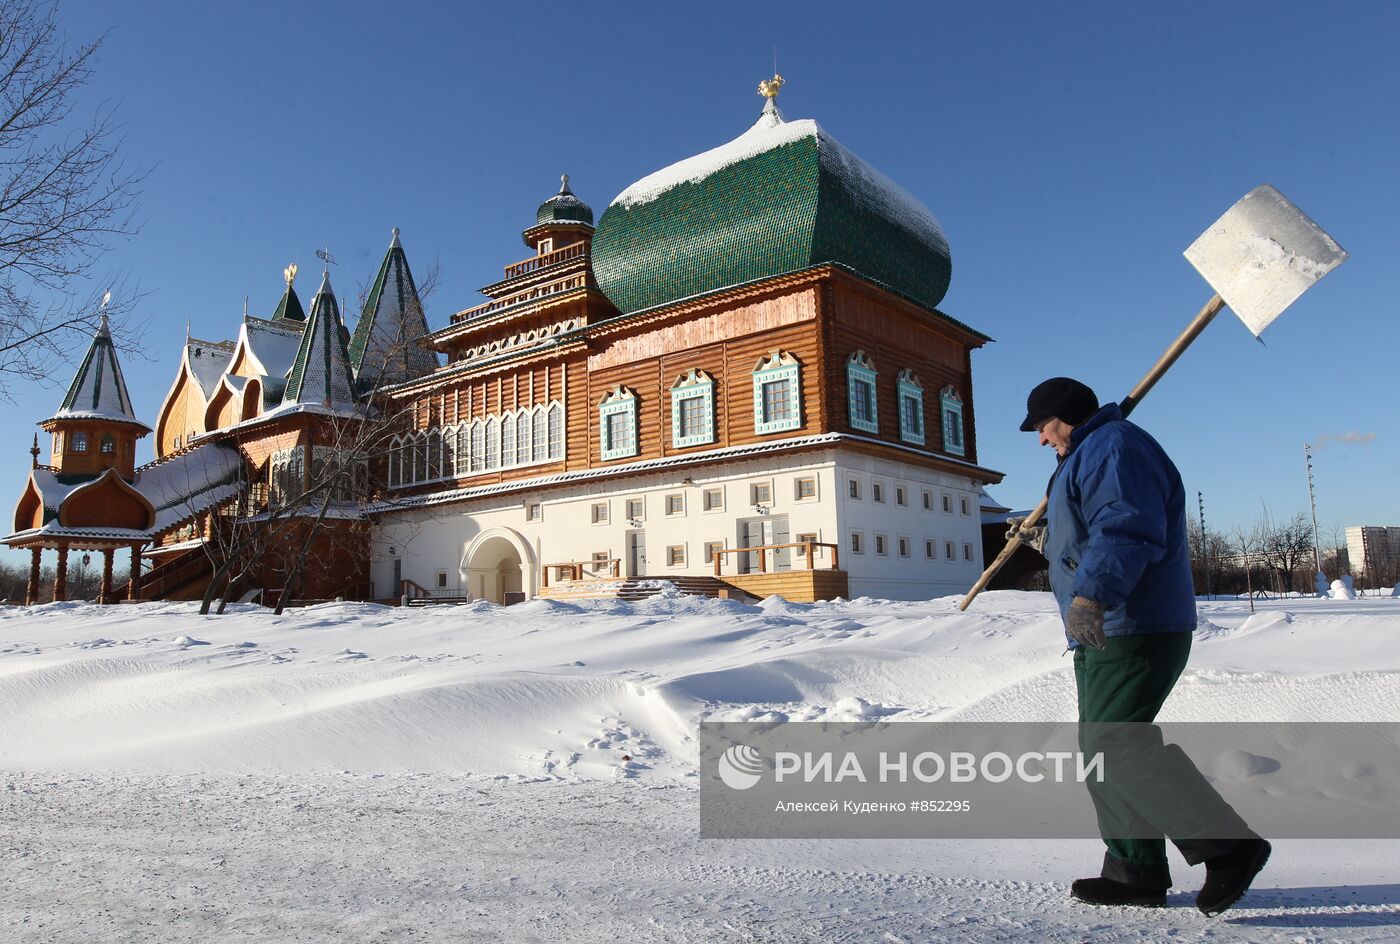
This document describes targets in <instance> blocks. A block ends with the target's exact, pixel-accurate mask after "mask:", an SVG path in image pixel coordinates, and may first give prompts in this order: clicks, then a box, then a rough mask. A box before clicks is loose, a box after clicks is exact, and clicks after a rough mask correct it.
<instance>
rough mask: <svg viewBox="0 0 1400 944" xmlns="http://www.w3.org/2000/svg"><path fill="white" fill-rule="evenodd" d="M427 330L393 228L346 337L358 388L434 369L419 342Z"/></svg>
mask: <svg viewBox="0 0 1400 944" xmlns="http://www.w3.org/2000/svg"><path fill="white" fill-rule="evenodd" d="M428 334H429V332H428V319H427V318H426V317H425V316H424V314H423V303H422V301H421V300H420V299H419V297H418V286H417V285H416V284H415V283H414V281H413V272H412V271H411V270H410V269H409V267H408V257H407V256H406V255H404V251H403V244H402V243H401V242H399V230H398V227H394V233H393V238H392V239H391V240H390V242H389V249H388V251H387V252H385V253H384V261H383V262H381V263H380V264H379V273H378V275H376V276H375V278H374V285H372V286H371V287H370V291H369V295H368V296H367V297H366V298H365V306H364V309H363V310H362V311H361V312H360V320H359V322H358V323H357V324H356V325H355V334H354V335H353V336H352V337H351V339H350V366H351V368H352V369H353V370H354V371H355V377H356V380H357V382H358V384H359V389H360V391H361V392H362V393H368V392H370V391H373V390H377V389H378V388H379V387H380V386H382V385H384V384H396V383H403V382H404V381H406V380H416V379H418V378H419V377H424V376H426V375H428V374H430V373H432V372H433V371H434V370H436V369H437V366H438V362H437V356H436V355H435V354H433V352H432V351H430V350H429V349H428V348H427V347H425V346H424V342H425V340H426V339H427V337H428Z"/></svg>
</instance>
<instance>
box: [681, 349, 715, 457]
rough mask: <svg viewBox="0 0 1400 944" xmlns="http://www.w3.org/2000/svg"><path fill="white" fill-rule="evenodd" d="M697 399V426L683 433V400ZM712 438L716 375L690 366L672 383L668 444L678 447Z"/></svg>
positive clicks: (702, 443) (693, 444) (699, 443)
mask: <svg viewBox="0 0 1400 944" xmlns="http://www.w3.org/2000/svg"><path fill="white" fill-rule="evenodd" d="M697 399H698V400H700V401H702V403H701V408H700V410H701V415H702V418H703V422H702V423H701V427H700V430H699V431H698V432H693V433H690V434H688V435H682V432H681V430H682V422H681V418H682V416H683V414H684V413H685V403H686V401H689V400H697ZM714 441H715V378H714V377H712V376H710V374H708V373H706V372H705V371H703V370H694V369H692V370H690V371H688V372H687V373H685V374H682V375H681V376H680V377H678V378H677V379H676V382H675V383H673V384H672V385H671V445H672V446H674V447H675V448H677V449H684V448H686V447H687V446H700V445H704V444H705V443H712V442H714Z"/></svg>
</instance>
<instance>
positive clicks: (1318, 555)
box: [1303, 443, 1327, 597]
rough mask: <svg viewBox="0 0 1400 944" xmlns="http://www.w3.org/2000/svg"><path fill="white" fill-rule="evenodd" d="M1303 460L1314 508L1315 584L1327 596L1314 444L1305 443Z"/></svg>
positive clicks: (1310, 503) (1309, 501)
mask: <svg viewBox="0 0 1400 944" xmlns="http://www.w3.org/2000/svg"><path fill="white" fill-rule="evenodd" d="M1303 460H1304V462H1305V463H1306V464H1307V467H1308V507H1309V508H1311V509H1312V526H1313V563H1314V564H1315V565H1316V566H1317V570H1316V571H1314V572H1313V574H1314V576H1313V586H1314V587H1315V588H1316V590H1317V595H1318V596H1320V597H1325V596H1326V595H1327V575H1326V574H1324V573H1323V572H1322V548H1321V542H1320V541H1319V540H1318V536H1317V496H1316V495H1315V493H1314V492H1313V468H1312V446H1310V445H1308V444H1307V443H1303Z"/></svg>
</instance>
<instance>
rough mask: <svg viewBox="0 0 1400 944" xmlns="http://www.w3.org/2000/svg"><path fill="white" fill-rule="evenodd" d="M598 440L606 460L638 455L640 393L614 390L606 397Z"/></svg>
mask: <svg viewBox="0 0 1400 944" xmlns="http://www.w3.org/2000/svg"><path fill="white" fill-rule="evenodd" d="M522 415H523V414H522ZM598 438H599V443H600V448H601V453H602V458H603V459H604V460H605V461H606V460H608V459H624V458H626V457H628V456H635V455H636V454H637V394H636V393H634V392H633V391H631V390H628V389H627V388H626V387H614V388H613V389H612V390H611V392H609V393H608V395H607V396H606V397H604V398H603V402H602V404H600V405H599V407H598Z"/></svg>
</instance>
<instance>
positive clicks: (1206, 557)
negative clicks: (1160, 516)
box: [1196, 492, 1215, 600]
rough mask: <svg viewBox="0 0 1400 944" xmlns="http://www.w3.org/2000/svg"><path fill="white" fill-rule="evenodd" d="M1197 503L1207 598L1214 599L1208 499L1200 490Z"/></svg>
mask: <svg viewBox="0 0 1400 944" xmlns="http://www.w3.org/2000/svg"><path fill="white" fill-rule="evenodd" d="M1196 504H1197V505H1198V506H1199V507H1200V509H1201V561H1202V562H1203V563H1204V564H1205V568H1206V599H1207V600H1212V599H1214V598H1215V595H1214V594H1213V593H1211V589H1210V550H1209V548H1210V541H1209V539H1208V536H1207V534H1206V499H1205V496H1204V495H1202V494H1201V493H1200V492H1197V493H1196Z"/></svg>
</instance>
